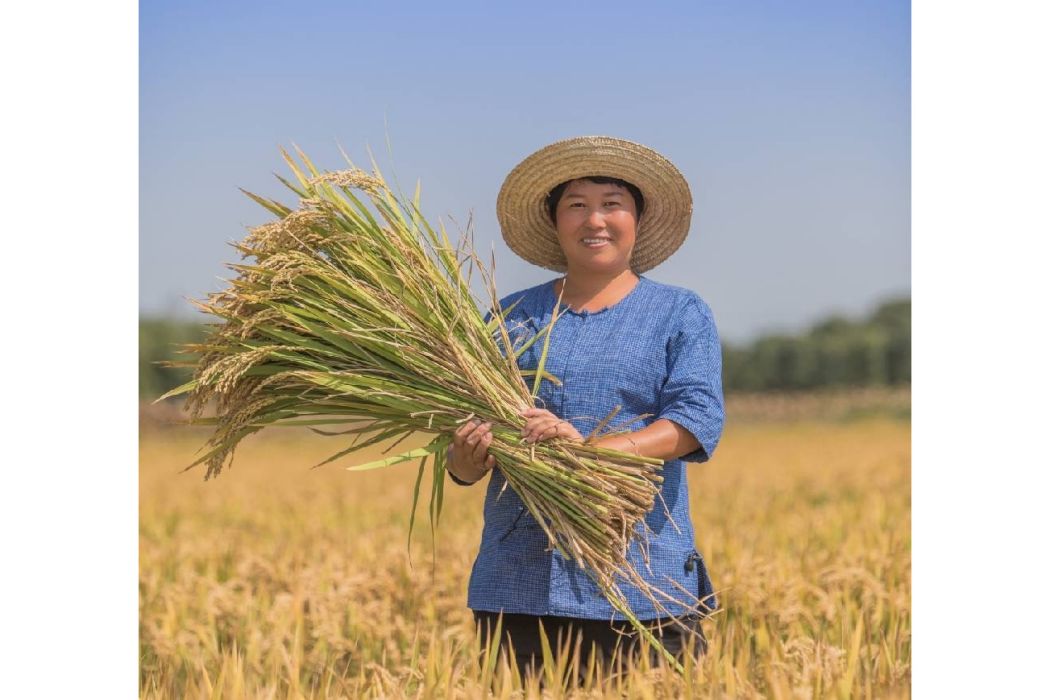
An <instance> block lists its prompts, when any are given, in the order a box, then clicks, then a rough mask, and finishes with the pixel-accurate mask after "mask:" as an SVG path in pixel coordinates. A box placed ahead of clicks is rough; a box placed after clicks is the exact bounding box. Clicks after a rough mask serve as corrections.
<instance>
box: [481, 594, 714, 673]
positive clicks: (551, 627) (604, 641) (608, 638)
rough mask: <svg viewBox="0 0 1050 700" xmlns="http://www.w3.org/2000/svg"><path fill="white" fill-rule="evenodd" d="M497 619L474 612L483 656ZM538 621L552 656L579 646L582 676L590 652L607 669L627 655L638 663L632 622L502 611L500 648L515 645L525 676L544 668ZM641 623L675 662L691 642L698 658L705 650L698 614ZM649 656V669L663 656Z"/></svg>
mask: <svg viewBox="0 0 1050 700" xmlns="http://www.w3.org/2000/svg"><path fill="white" fill-rule="evenodd" d="M499 617H500V613H494V612H486V611H482V610H475V611H474V622H475V625H476V626H477V627H478V633H479V635H480V638H481V642H482V647H481V648H482V654H484V653H485V650H486V649H488V648H489V644H490V643H491V640H492V633H493V632H494V631H495V629H496V621H497V620H498V619H499ZM541 622H542V623H543V631H544V633H545V635H546V636H547V640H548V642H549V644H550V648H551V652H552V654H554V655H557V654H558V652H559V649H561V648H563V647H564V646H565V645H566V643H567V644H568V646H567V648H568V651H569V653H570V654H571V653H573V652H574V650H575V649H576V644H577V641H579V642H580V647H579V649H580V664H579V672H580V674H581V675H582V674H583V673H585V672H586V671H587V668H588V667H589V664H590V662H591V654H592V649H593V651H594V652H595V653H596V654H597V655H598V658H597V659H596V661H597V662H598V663H599V664H601V665H602V666H603V668H605V669H610V670H611V669H615V668H616V667H617V666H618V664H620V663H626V662H627V659H628V657H631V658H634V659H635V660H637V659H638V657H639V656H640V652H641V645H640V644H639V635H638V632H637V630H635V629H634V626H633V625H631V623H630V622H624V621H619V620H586V619H582V618H577V617H558V616H554V615H518V614H514V613H503V623H502V628H501V629H502V632H501V634H500V641H499V649H500V651H501V652H502V653H504V654H509V652H510V647H511V646H512V647H513V650H514V657H515V661H516V662H517V665H518V671H519V673H520V674H521V675H522V677H523V678H524V676H525V674H526V673H527V672H528V669H529V668H530V667H531V668H532V669H533V671H534V672H536V673H538V672H540V671H541V670H542V667H543V647H542V642H541V641H540V623H541ZM643 624H644V625H645V626H646V627H647V628H648V629H649V630H650V631H652V633H653V636H654V637H656V638H657V639H658V640H660V643H661V644H662V645H663V646H664V648H665V649H667V651H669V652H670V653H671V654H673V655H674V656H675V657H676V658H677V659H678V660H679V661H681V660H682V658H683V655H684V654H685V653H686V652H687V651H688V648H689V644H690V640H692V642H691V643H692V648H693V651H694V654H696V655H697V656H699V655H702V654H704V653H706V652H707V638H706V637H705V636H704V632H703V630H702V629H701V627H700V616H699V615H690V616H685V617H679V618H660V619H657V620H643ZM649 657H650V662H651V663H652V664H653V665H656V664H660V663H664V662H665V661H666V660H665V659H664V657H663V655H662V654H660V653H659V652H658V651H657V650H655V649H650V650H649ZM581 680H582V678H581V677H577V681H578V682H579V681H581Z"/></svg>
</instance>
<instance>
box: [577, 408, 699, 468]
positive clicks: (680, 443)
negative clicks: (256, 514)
mask: <svg viewBox="0 0 1050 700" xmlns="http://www.w3.org/2000/svg"><path fill="white" fill-rule="evenodd" d="M595 444H597V445H599V446H600V447H607V448H609V449H610V450H619V451H621V452H630V453H631V454H636V455H640V456H642V457H656V458H658V459H662V460H664V461H665V462H666V461H668V460H671V459H678V458H679V457H681V456H683V455H687V454H689V453H690V452H693V451H694V450H696V449H697V448H698V447H700V441H699V440H697V439H696V437H695V436H694V435H693V434H692V433H691V432H689V431H688V430H686V429H685V428H683V427H682V426H680V425H678V424H677V423H675V422H674V421H670V420H667V419H666V418H660V419H659V420H656V421H653V422H652V423H651V424H649V425H647V426H645V427H644V428H642V429H641V430H635V431H634V432H630V433H624V434H622V435H611V436H609V437H605V438H601V439H600V440H597V441H595Z"/></svg>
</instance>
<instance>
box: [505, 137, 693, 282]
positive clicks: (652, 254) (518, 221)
mask: <svg viewBox="0 0 1050 700" xmlns="http://www.w3.org/2000/svg"><path fill="white" fill-rule="evenodd" d="M589 176H590V177H615V178H619V179H621V180H626V181H627V182H630V183H631V184H632V185H634V186H636V187H637V188H638V189H639V190H640V191H641V193H642V196H643V197H644V198H645V210H644V212H643V214H642V216H641V219H640V221H639V225H638V231H637V239H636V242H635V247H634V250H633V252H632V254H631V268H632V269H633V270H635V271H636V272H645V271H646V270H650V269H652V268H654V267H656V266H657V265H659V264H660V263H661V262H663V261H664V260H666V259H667V258H669V257H670V256H671V255H672V254H673V253H674V252H675V251H676V250H678V248H679V247H680V246H681V245H682V243H683V242H684V241H685V237H686V235H688V233H689V225H690V220H691V218H692V212H693V197H692V194H691V193H690V191H689V184H688V183H687V182H686V180H685V178H684V177H683V176H682V174H681V173H680V172H679V171H678V169H677V168H676V167H675V166H674V165H673V164H672V163H671V161H669V160H667V158H665V157H663V156H662V155H660V154H659V153H657V152H656V151H654V150H652V149H651V148H648V147H646V146H643V145H641V144H637V143H634V142H632V141H626V140H624V139H617V138H612V137H610V136H581V137H578V138H572V139H566V140H564V141H558V142H556V143H552V144H551V145H549V146H546V147H544V148H541V149H540V150H538V151H536V152H535V153H533V154H532V155H530V156H529V157H528V158H526V159H525V160H523V161H522V162H521V163H519V164H518V165H517V166H516V167H515V168H514V169H513V170H512V171H511V172H510V174H509V175H507V179H506V180H504V182H503V187H501V188H500V192H499V196H498V197H497V198H496V217H497V218H498V219H499V224H500V228H501V230H502V232H503V240H504V241H506V243H507V245H508V246H509V247H510V249H511V250H513V251H514V252H515V253H516V254H517V255H519V256H520V257H522V258H524V259H525V260H527V261H528V262H531V263H533V264H535V265H539V266H540V267H545V268H547V269H549V270H555V271H557V272H564V271H565V270H566V267H567V263H566V260H565V254H564V253H563V252H562V249H561V246H560V245H559V243H558V233H557V231H556V230H555V228H554V224H553V223H552V222H551V219H550V215H549V213H548V210H547V202H546V199H547V194H548V193H549V192H550V191H551V190H552V189H554V188H555V187H557V186H558V185H560V184H561V183H563V182H567V181H569V180H577V179H579V178H584V177H589Z"/></svg>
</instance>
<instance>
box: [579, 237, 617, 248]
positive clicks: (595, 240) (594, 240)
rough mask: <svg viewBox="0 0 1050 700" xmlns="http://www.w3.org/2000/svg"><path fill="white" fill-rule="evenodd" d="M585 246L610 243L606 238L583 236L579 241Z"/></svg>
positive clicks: (600, 246) (596, 246)
mask: <svg viewBox="0 0 1050 700" xmlns="http://www.w3.org/2000/svg"><path fill="white" fill-rule="evenodd" d="M580 242H581V243H583V245H584V247H585V248H602V247H604V246H606V245H608V244H609V243H610V239H608V238H584V239H583V240H581V241H580Z"/></svg>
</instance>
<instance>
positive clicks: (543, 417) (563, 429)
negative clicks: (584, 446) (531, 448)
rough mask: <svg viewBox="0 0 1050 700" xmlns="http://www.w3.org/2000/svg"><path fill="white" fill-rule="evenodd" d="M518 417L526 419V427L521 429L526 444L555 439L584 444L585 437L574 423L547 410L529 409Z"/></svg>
mask: <svg viewBox="0 0 1050 700" xmlns="http://www.w3.org/2000/svg"><path fill="white" fill-rule="evenodd" d="M518 415H519V416H521V417H522V418H524V419H525V427H523V428H522V429H521V434H522V437H524V438H525V442H540V441H541V440H550V439H551V438H554V437H559V438H563V439H565V440H572V441H573V442H583V436H582V435H580V433H579V431H577V430H576V428H574V427H572V423H570V422H569V421H567V420H563V419H561V418H558V416H556V415H554V414H553V413H551V412H550V411H548V410H546V409H543V408H528V409H525V410H524V411H522V412H521V413H519V414H518Z"/></svg>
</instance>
